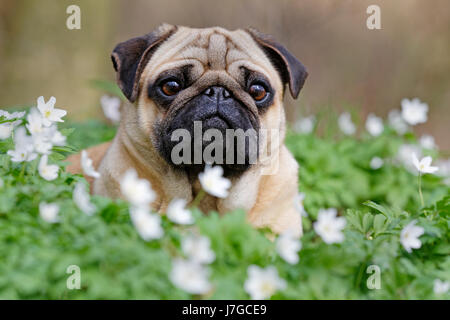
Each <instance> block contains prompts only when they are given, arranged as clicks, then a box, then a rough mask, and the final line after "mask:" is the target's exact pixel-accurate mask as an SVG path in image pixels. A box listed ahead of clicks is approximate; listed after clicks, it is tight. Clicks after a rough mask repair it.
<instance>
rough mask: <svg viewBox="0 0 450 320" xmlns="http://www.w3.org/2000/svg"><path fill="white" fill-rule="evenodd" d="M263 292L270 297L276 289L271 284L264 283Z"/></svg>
mask: <svg viewBox="0 0 450 320" xmlns="http://www.w3.org/2000/svg"><path fill="white" fill-rule="evenodd" d="M261 291H262V292H264V293H265V294H267V295H269V296H270V295H272V293H273V292H274V291H275V287H274V286H273V285H272V284H271V283H270V282H264V283H263V284H262V286H261Z"/></svg>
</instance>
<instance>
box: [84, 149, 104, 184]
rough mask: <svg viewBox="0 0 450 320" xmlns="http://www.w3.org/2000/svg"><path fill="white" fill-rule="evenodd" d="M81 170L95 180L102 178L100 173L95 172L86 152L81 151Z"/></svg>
mask: <svg viewBox="0 0 450 320" xmlns="http://www.w3.org/2000/svg"><path fill="white" fill-rule="evenodd" d="M81 168H82V169H83V172H84V174H85V175H87V176H89V177H92V178H95V179H97V178H100V173H99V172H98V171H96V170H95V168H94V166H93V164H92V159H91V158H89V156H88V153H87V151H86V150H83V151H81Z"/></svg>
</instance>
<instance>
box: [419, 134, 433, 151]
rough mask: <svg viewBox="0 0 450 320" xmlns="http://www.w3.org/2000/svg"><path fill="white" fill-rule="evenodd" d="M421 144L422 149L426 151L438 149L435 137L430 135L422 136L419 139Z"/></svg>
mask: <svg viewBox="0 0 450 320" xmlns="http://www.w3.org/2000/svg"><path fill="white" fill-rule="evenodd" d="M419 143H420V145H421V147H422V148H425V149H430V150H432V149H435V148H436V147H437V146H436V143H435V142H434V137H433V136H432V135H429V134H424V135H423V136H421V137H420V139H419Z"/></svg>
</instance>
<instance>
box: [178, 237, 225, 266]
mask: <svg viewBox="0 0 450 320" xmlns="http://www.w3.org/2000/svg"><path fill="white" fill-rule="evenodd" d="M181 248H182V250H183V252H184V254H185V255H187V256H188V258H189V259H190V260H192V261H195V262H197V263H202V264H209V263H211V262H213V261H214V259H215V258H216V255H215V253H214V251H212V250H211V241H210V240H209V238H208V237H205V236H192V235H191V236H187V237H185V238H183V240H182V241H181Z"/></svg>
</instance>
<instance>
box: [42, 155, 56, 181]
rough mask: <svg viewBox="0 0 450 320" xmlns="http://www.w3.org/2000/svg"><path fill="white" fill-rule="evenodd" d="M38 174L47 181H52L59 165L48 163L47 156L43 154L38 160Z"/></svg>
mask: <svg viewBox="0 0 450 320" xmlns="http://www.w3.org/2000/svg"><path fill="white" fill-rule="evenodd" d="M38 171H39V174H40V175H41V177H42V178H44V179H45V180H47V181H52V180H55V179H56V178H58V171H59V167H58V166H57V165H56V164H48V156H47V155H43V156H42V157H41V160H40V161H39V166H38Z"/></svg>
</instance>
